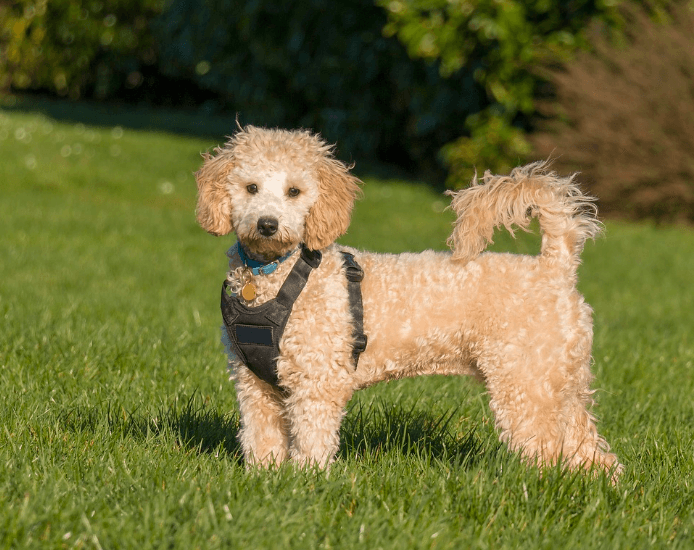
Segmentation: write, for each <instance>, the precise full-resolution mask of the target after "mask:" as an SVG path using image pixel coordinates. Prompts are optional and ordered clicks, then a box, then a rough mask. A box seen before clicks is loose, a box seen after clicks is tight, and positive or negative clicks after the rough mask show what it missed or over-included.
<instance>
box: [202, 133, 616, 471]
mask: <svg viewBox="0 0 694 550" xmlns="http://www.w3.org/2000/svg"><path fill="white" fill-rule="evenodd" d="M333 151H334V147H333V146H331V145H329V144H328V143H326V142H325V141H324V140H323V139H322V138H321V137H320V136H319V135H317V134H314V133H312V132H310V131H308V130H294V131H289V130H282V129H264V128H259V127H253V126H246V127H240V126H239V128H238V131H237V132H236V133H235V134H234V135H233V136H232V137H230V138H229V140H228V142H227V143H226V144H225V145H224V146H223V147H217V148H215V150H214V152H213V153H205V154H203V159H204V161H203V164H202V167H201V168H200V170H199V171H198V172H196V174H195V177H196V182H197V188H198V202H197V209H196V215H197V220H198V222H199V224H200V225H201V226H202V228H203V229H205V230H206V231H207V232H209V233H211V234H213V235H226V234H229V233H231V232H235V233H236V237H237V239H238V244H237V246H235V247H232V248H231V249H230V251H229V253H228V256H229V272H228V275H227V282H226V285H227V286H228V287H229V290H228V293H229V295H231V296H235V298H234V299H236V300H238V301H240V303H242V304H243V305H244V306H245V307H247V308H249V309H248V310H249V311H251V312H252V310H253V308H257V307H259V306H261V305H262V304H265V303H268V302H270V301H271V300H273V299H274V298H275V297H276V296H277V294H278V291H279V290H280V288H281V286H282V284H283V282H284V280H285V279H286V278H287V277H288V275H289V274H290V272H291V271H292V269H294V267H293V266H295V265H296V263H297V262H298V261H299V257H300V252H299V249H300V247H301V246H303V247H305V248H306V249H307V250H312V251H320V253H321V254H322V260H321V263H320V265H319V266H318V267H317V268H315V269H313V270H312V272H311V274H310V276H309V277H308V280H307V281H306V284H305V287H304V288H303V290H302V291H301V293H300V294H299V295H298V297H297V298H296V301H295V303H294V304H293V309H292V311H291V314H290V316H289V318H288V320H287V322H286V326H285V328H284V332H283V334H282V336H281V339H280V341H279V353H278V356H277V357H276V358H275V359H276V364H275V368H276V380H277V383H275V384H273V383H268V382H266V381H264V380H263V379H261V378H259V377H258V376H257V375H256V374H254V372H252V371H251V370H250V369H249V368H247V367H246V365H245V364H244V363H243V362H242V361H241V360H240V359H239V357H238V353H236V352H235V351H234V350H233V349H232V346H231V345H230V341H229V338H230V337H229V336H228V334H229V332H228V330H225V328H224V327H223V328H222V333H223V338H222V339H223V341H224V342H225V344H226V347H227V353H228V354H229V370H230V373H231V378H232V380H233V381H234V383H235V389H236V392H237V399H238V406H239V410H240V430H239V441H240V444H241V448H242V450H243V454H244V458H245V461H246V463H247V464H249V465H261V466H271V465H276V464H279V463H281V462H283V461H286V460H291V461H294V462H295V463H297V464H300V465H308V464H312V465H317V466H320V467H326V466H327V465H329V464H330V463H331V462H332V461H333V460H334V457H335V454H336V452H337V450H338V446H339V429H340V424H341V421H342V419H343V416H344V414H345V407H346V405H347V402H348V401H349V400H350V398H351V397H352V394H353V393H354V391H355V390H357V389H360V388H364V387H367V386H370V385H372V384H375V383H377V382H381V381H386V380H393V379H399V378H403V377H411V376H419V375H428V374H441V375H453V374H469V375H474V376H476V377H478V378H479V379H480V380H482V381H483V382H484V383H485V384H486V388H487V391H488V393H489V396H490V407H491V409H492V411H493V413H494V416H495V423H496V427H497V429H498V430H499V432H500V438H501V440H502V441H503V442H506V443H507V444H508V446H509V448H510V449H511V450H513V451H517V452H519V453H520V454H521V456H522V457H523V458H524V459H525V460H527V461H528V462H530V463H533V464H537V465H540V466H542V465H552V464H556V463H561V464H562V465H563V466H565V467H568V468H571V469H579V468H586V469H593V468H595V469H597V470H605V471H608V472H613V473H616V472H619V470H620V469H621V466H620V465H619V463H618V461H617V457H616V456H615V455H614V454H612V453H611V452H610V451H609V449H610V448H609V445H608V444H607V442H606V441H605V440H604V439H603V438H602V437H601V436H600V435H599V434H598V432H597V429H596V426H595V418H594V417H593V415H592V414H591V413H590V412H589V407H590V406H591V405H592V397H591V396H592V393H593V392H592V391H591V389H590V382H591V380H592V375H591V372H590V363H591V347H592V310H591V308H590V307H589V306H588V305H587V304H586V303H585V301H584V299H583V297H582V296H581V294H579V292H578V291H577V289H576V282H577V268H578V266H579V263H580V253H581V251H582V249H583V246H584V243H585V242H586V240H587V239H591V238H594V237H595V236H596V235H597V234H598V233H599V232H600V230H601V224H600V223H599V221H598V220H597V217H596V216H597V209H596V207H595V205H594V199H592V198H590V197H588V196H586V195H584V194H582V193H581V191H580V190H579V187H578V186H577V185H576V184H575V183H574V178H573V176H571V177H559V176H557V175H556V174H554V173H553V172H551V171H550V170H549V167H548V164H547V163H544V162H539V163H533V164H530V165H528V166H525V167H519V168H516V169H514V170H513V171H512V172H511V174H510V175H509V176H494V175H492V174H491V173H489V172H486V173H485V174H484V177H483V178H482V181H478V180H477V178H475V180H473V183H472V185H471V186H470V187H469V188H467V189H464V190H462V191H458V192H449V194H450V195H451V197H452V202H451V208H452V209H453V211H454V212H455V213H456V215H457V220H456V222H455V224H454V228H453V233H452V235H451V237H450V239H449V245H450V246H451V248H452V252H434V251H429V250H428V251H424V252H421V253H417V254H414V253H405V254H399V255H395V254H380V253H370V252H363V251H360V250H355V249H348V248H347V247H345V246H341V245H339V244H336V243H335V240H336V239H337V238H338V237H340V236H341V235H343V234H344V233H345V232H346V231H347V228H348V226H349V224H350V216H351V212H352V207H353V204H354V202H355V200H356V199H357V198H358V197H359V196H360V193H361V183H362V182H361V181H360V180H359V179H358V178H356V177H355V176H354V175H353V174H352V173H351V172H350V170H351V167H349V166H347V165H345V164H344V163H342V162H341V161H339V160H338V159H336V158H335V156H334V153H333ZM534 216H536V217H537V218H538V219H539V225H540V228H541V233H542V246H541V252H540V254H539V255H537V256H523V255H514V254H502V253H490V252H484V249H485V248H486V246H487V245H488V244H489V243H490V242H491V240H492V235H493V231H494V228H495V227H499V226H503V227H506V228H507V229H509V230H511V231H512V230H513V228H514V227H520V228H523V229H527V228H528V224H529V223H530V220H531V218H532V217H534ZM345 250H346V251H348V252H349V253H351V254H352V255H353V258H354V259H355V260H356V262H357V263H358V264H359V265H360V266H361V267H362V269H363V273H364V276H363V280H362V282H361V284H360V286H361V294H362V301H363V330H364V333H365V334H366V336H367V337H368V343H367V345H366V349H365V350H364V351H363V353H361V355H360V357H359V359H358V362H355V359H354V354H353V346H354V344H355V342H354V338H355V336H354V320H353V316H352V315H351V308H350V299H349V296H348V295H349V291H348V281H347V279H346V277H345V269H346V268H345V264H344V261H343V260H344V257H343V251H345ZM249 259H250V260H252V261H254V262H256V263H257V264H258V265H270V264H272V266H274V267H273V269H274V270H273V271H272V272H271V273H267V274H266V273H265V272H259V273H258V274H257V275H250V276H249V273H248V269H249V268H248V265H247V262H248V261H249ZM280 259H281V260H282V261H279V260H280ZM249 279H252V281H251V283H252V287H253V288H252V292H251V293H250V294H248V293H245V292H244V296H241V295H240V294H239V293H240V292H241V291H242V290H243V288H244V287H245V285H246V284H248V283H249ZM355 363H356V365H355Z"/></svg>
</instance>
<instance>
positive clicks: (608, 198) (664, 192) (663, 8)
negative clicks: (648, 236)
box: [530, 2, 694, 223]
mask: <svg viewBox="0 0 694 550" xmlns="http://www.w3.org/2000/svg"><path fill="white" fill-rule="evenodd" d="M663 4H664V3H661V4H660V6H656V7H658V8H659V9H658V10H656V11H655V12H654V11H648V12H647V11H645V10H642V9H637V8H635V7H633V6H631V5H624V6H623V8H622V9H623V10H624V14H625V19H626V21H627V23H628V24H627V25H625V36H624V39H625V40H626V43H627V44H628V47H619V46H615V45H614V44H612V43H610V42H609V41H608V40H607V39H606V38H605V36H604V34H603V33H601V32H599V31H600V29H594V31H595V32H594V33H593V35H592V37H593V44H594V49H593V51H592V52H590V53H588V52H586V53H584V54H582V55H580V56H578V57H577V59H575V60H574V61H572V62H571V63H568V64H567V65H566V66H565V67H562V68H561V69H557V70H555V71H554V72H553V73H552V82H553V84H554V90H555V95H554V96H553V97H551V98H550V100H549V101H547V102H545V103H541V104H540V105H539V110H540V112H541V113H542V114H543V115H544V116H545V118H544V120H542V121H541V122H539V123H538V127H537V129H536V131H535V132H533V134H531V136H530V139H531V141H532V144H533V147H534V149H535V150H536V152H537V154H538V155H542V156H546V155H553V156H555V157H556V161H555V165H556V169H557V170H560V171H562V172H570V171H576V170H578V171H580V172H581V180H582V181H583V182H584V183H585V184H587V186H588V187H589V189H590V191H591V192H592V193H593V194H595V195H596V196H597V197H598V199H599V203H598V204H599V207H600V211H601V212H602V213H603V214H609V215H612V216H620V217H628V218H651V219H654V220H657V221H662V222H675V221H680V222H681V221H686V222H688V223H692V222H694V2H689V3H688V5H687V3H686V2H679V3H673V2H670V3H669V4H668V5H663ZM654 15H655V17H654ZM654 19H655V20H657V21H663V22H667V24H658V23H657V22H655V21H654Z"/></svg>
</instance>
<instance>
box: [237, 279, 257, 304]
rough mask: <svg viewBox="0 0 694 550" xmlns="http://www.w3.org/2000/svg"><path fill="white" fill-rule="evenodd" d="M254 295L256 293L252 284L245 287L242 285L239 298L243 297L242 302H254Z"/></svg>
mask: <svg viewBox="0 0 694 550" xmlns="http://www.w3.org/2000/svg"><path fill="white" fill-rule="evenodd" d="M256 295H257V292H256V290H255V285H254V284H253V283H246V284H245V285H243V288H242V289H241V296H243V299H244V300H246V301H247V302H250V301H251V300H255V297H256Z"/></svg>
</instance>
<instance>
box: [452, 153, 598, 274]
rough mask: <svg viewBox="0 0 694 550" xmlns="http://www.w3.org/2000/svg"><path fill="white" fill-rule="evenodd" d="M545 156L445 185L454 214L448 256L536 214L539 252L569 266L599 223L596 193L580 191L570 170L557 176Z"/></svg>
mask: <svg viewBox="0 0 694 550" xmlns="http://www.w3.org/2000/svg"><path fill="white" fill-rule="evenodd" d="M549 167H550V163H549V162H548V161H540V162H535V163H532V164H528V165H527V166H521V167H518V168H515V169H514V170H513V171H512V172H511V174H510V175H509V176H495V175H493V174H492V173H491V172H489V171H487V172H485V174H484V177H483V178H482V181H481V182H479V181H478V179H477V175H475V177H474V178H473V180H472V183H471V185H470V187H468V188H467V189H463V190H461V191H457V192H454V191H449V192H448V194H449V195H451V196H452V197H453V200H452V202H451V208H452V209H453V211H454V212H455V213H456V214H457V220H456V223H455V227H454V229H453V234H452V235H451V237H450V238H449V239H448V245H449V246H450V247H451V248H452V249H453V258H454V259H456V260H460V261H469V260H471V259H473V258H475V257H476V256H477V255H478V254H479V253H480V252H482V251H483V250H484V249H485V248H486V247H487V245H489V244H490V243H491V242H492V236H493V234H494V229H495V228H497V227H501V226H503V227H505V228H506V229H507V230H508V231H509V232H510V233H511V234H512V235H513V227H514V226H516V227H519V228H520V229H522V230H524V231H527V230H528V225H529V223H530V219H531V218H532V217H533V216H537V217H538V219H539V222H540V228H541V231H542V256H544V257H546V258H547V259H548V260H555V261H558V262H561V263H563V264H565V265H569V266H570V267H571V269H573V270H574V271H575V270H576V268H577V267H578V264H579V254H580V253H581V251H582V250H583V245H584V244H585V242H586V240H587V239H592V238H595V236H596V235H598V234H599V233H600V231H601V229H602V226H601V224H600V222H599V221H598V219H597V208H596V207H595V204H594V202H595V199H594V198H593V197H589V196H587V195H585V194H583V193H582V192H581V190H580V188H579V187H578V185H577V184H576V183H575V182H574V177H575V174H574V175H571V176H569V177H560V176H557V174H555V173H554V172H551V171H550V170H549Z"/></svg>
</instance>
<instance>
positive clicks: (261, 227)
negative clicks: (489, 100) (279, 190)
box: [258, 216, 279, 237]
mask: <svg viewBox="0 0 694 550" xmlns="http://www.w3.org/2000/svg"><path fill="white" fill-rule="evenodd" d="M278 225H279V222H278V221H277V218H271V217H269V216H264V217H262V218H260V219H259V220H258V232H259V233H260V234H261V235H262V236H263V237H271V236H272V235H274V234H275V233H277V226H278Z"/></svg>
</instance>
